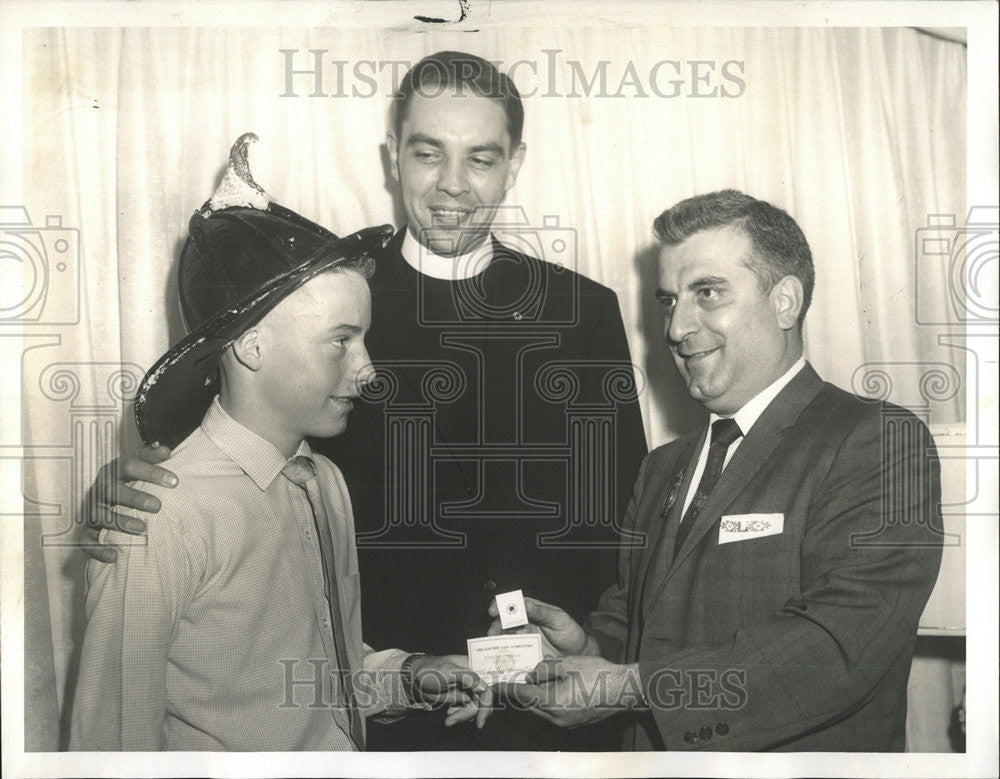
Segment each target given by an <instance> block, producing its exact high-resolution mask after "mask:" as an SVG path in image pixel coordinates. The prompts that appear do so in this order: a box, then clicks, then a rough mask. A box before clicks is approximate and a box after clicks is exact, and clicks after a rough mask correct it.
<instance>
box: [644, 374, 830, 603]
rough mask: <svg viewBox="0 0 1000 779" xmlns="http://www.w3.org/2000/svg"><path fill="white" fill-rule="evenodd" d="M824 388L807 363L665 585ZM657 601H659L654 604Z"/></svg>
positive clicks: (750, 438)
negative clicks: (789, 428)
mask: <svg viewBox="0 0 1000 779" xmlns="http://www.w3.org/2000/svg"><path fill="white" fill-rule="evenodd" d="M822 386H823V380H822V379H820V377H819V376H818V375H817V374H816V371H814V370H813V368H812V366H811V365H809V364H808V363H807V364H806V366H805V367H804V368H803V369H802V370H801V371H799V373H798V375H796V376H795V378H793V379H792V380H791V381H790V382H789V383H788V385H787V386H786V387H785V388H784V389H782V390H781V392H779V393H778V396H777V397H776V398H775V399H774V400H773V401H771V404H770V405H769V406H768V407H767V408H766V409H765V410H764V413H763V414H761V415H760V417H759V418H758V419H757V421H756V423H754V426H753V427H752V428H751V430H750V431H749V433H748V434H747V436H746V438H744V440H743V441H742V443H740V446H739V448H738V449H737V450H736V452H735V453H734V454H733V457H732V459H731V460H730V461H729V464H728V465H727V466H726V469H725V470H724V471H723V472H722V476H721V478H720V479H719V483H718V485H716V488H715V490H714V492H713V493H712V495H711V497H709V499H708V501H707V502H706V503H705V506H704V508H703V509H702V511H701V513H700V514H699V515H698V518H697V520H695V524H694V527H692V528H691V532H690V533H689V534H688V537H687V539H685V541H684V546H683V547H682V548H681V549H680V551H679V552H678V553H677V555H676V556H675V558H674V561H673V565H671V566H670V567H669V570H668V572H667V575H666V577H665V579H664V582H663V585H665V584H666V583H667V582H668V581H669V580H670V578H671V577H672V576H673V575H674V572H675V571H677V569H678V568H679V567H680V566H681V565H682V564H683V563H684V561H685V560H686V559H687V558H688V557H689V556H690V555H691V552H692V551H693V550H694V549H695V547H696V546H697V545H698V542H699V541H700V540H701V538H702V537H703V536H704V535H705V534H706V533H708V531H709V530H710V529H711V528H712V527H714V526H715V523H716V522H717V521H718V520H719V518H720V517H721V516H722V512H723V511H724V510H725V508H726V507H727V506H728V505H729V504H730V503H732V501H733V499H734V498H736V496H737V495H739V494H740V492H742V491H743V489H744V488H745V487H746V486H747V484H749V483H750V480H751V479H752V478H753V476H754V474H756V473H757V471H759V470H760V468H761V466H763V464H764V463H765V462H766V461H767V459H768V458H769V457H770V456H771V455H772V454H773V452H774V450H775V449H776V448H777V446H778V444H779V443H780V442H781V440H782V437H783V435H784V431H785V429H786V428H788V427H790V426H791V425H793V424H794V423H795V421H796V420H797V419H798V417H799V414H801V413H802V410H803V409H804V408H805V407H806V406H808V405H809V403H811V402H812V400H813V398H815V397H816V394H817V393H818V392H819V390H820V388H821V387H822ZM685 494H686V493H685ZM663 585H661V588H662V586H663ZM653 601H655V598H653V599H651V600H650V602H653Z"/></svg>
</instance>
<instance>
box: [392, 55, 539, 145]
mask: <svg viewBox="0 0 1000 779" xmlns="http://www.w3.org/2000/svg"><path fill="white" fill-rule="evenodd" d="M450 90H456V91H457V92H458V93H459V94H463V93H465V92H466V90H467V91H468V93H471V94H473V95H477V96H478V97H488V98H490V99H491V100H496V101H497V102H498V103H499V104H500V107H501V108H503V111H504V114H506V116H507V133H508V134H509V135H510V151H513V150H514V149H516V148H517V147H518V146H519V145H520V144H521V133H522V131H523V130H524V106H523V105H522V103H521V93H520V92H518V91H517V87H515V86H514V82H513V81H511V79H510V76H508V75H507V74H506V73H501V72H500V71H499V70H497V69H496V68H495V67H494V66H493V64H492V63H490V62H487V61H486V60H484V59H483V58H482V57H477V56H476V55H475V54H468V53H466V52H464V51H439V52H437V53H436V54H430V55H428V56H426V57H424V58H423V59H422V60H420V62H418V63H417V64H416V65H414V66H413V67H412V68H410V69H409V70H408V71H407V72H406V75H405V76H403V80H402V81H401V82H400V84H399V89H398V90H397V91H396V94H395V96H394V98H393V127H394V129H395V133H396V138H397V139H398V140H399V141H400V142H402V140H403V139H402V137H401V136H402V132H403V120H404V119H406V114H407V111H408V110H409V108H410V101H411V100H412V99H413V95H414V94H417V95H420V96H422V97H435V96H437V95H441V94H444V93H445V92H448V91H450Z"/></svg>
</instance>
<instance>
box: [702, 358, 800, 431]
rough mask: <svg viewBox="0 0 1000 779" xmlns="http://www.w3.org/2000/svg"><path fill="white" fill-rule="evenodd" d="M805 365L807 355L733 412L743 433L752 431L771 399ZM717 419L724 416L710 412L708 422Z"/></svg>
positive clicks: (776, 395) (710, 422)
mask: <svg viewBox="0 0 1000 779" xmlns="http://www.w3.org/2000/svg"><path fill="white" fill-rule="evenodd" d="M805 367H806V358H805V356H800V357H799V359H797V360H796V361H795V363H794V364H793V365H792V367H791V368H789V369H788V370H787V371H785V372H784V373H783V374H782V375H781V377H780V378H779V379H778V380H777V381H775V382H773V383H772V384H770V385H768V387H767V388H766V389H763V390H761V391H760V392H759V393H757V395H755V396H754V397H753V398H752V399H750V400H749V401H747V403H746V405H744V406H743V408H741V409H740V410H739V411H737V412H736V413H735V414H733V419H735V420H736V424H738V425H739V426H740V430H742V431H743V435H746V434H747V433H749V432H750V428H751V427H753V426H754V423H755V422H756V421H757V420H758V419H759V418H760V415H761V414H763V413H764V409H766V408H767V407H768V406H770V405H771V401H772V400H774V399H775V398H776V397H778V393H779V392H781V391H782V390H783V389H784V388H785V387H786V386H787V385H788V382H790V381H791V380H792V379H794V378H795V377H796V376H797V375H798V373H799V371H801V370H802V369H803V368H805ZM717 419H722V417H720V416H719V415H718V414H709V420H708V424H709V425H711V424H712V423H713V422H715V420H717Z"/></svg>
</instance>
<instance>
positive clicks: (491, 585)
mask: <svg viewBox="0 0 1000 779" xmlns="http://www.w3.org/2000/svg"><path fill="white" fill-rule="evenodd" d="M483 589H484V590H485V591H486V593H487V594H488V595H492V594H493V593H494V592H496V591H497V583H496V582H495V581H493V580H492V579H487V580H486V581H485V582H483Z"/></svg>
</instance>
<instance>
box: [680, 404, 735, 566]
mask: <svg viewBox="0 0 1000 779" xmlns="http://www.w3.org/2000/svg"><path fill="white" fill-rule="evenodd" d="M742 436H743V432H742V431H741V430H740V426H739V425H738V424H736V420H735V419H717V420H715V422H713V423H712V442H711V443H710V444H709V446H708V460H707V461H706V462H705V472H704V473H702V475H701V481H700V482H698V489H697V491H696V492H695V493H694V498H693V499H692V500H691V504H690V505H689V506H688V509H687V511H685V512H684V518H683V519H682V520H681V524H680V527H678V528H677V537H676V538H675V539H674V559H675V560H676V559H677V553H678V552H679V551H680V549H681V547H682V546H683V545H684V540H685V539H686V538H687V537H688V533H690V532H691V526H692V525H694V523H695V520H696V519H698V514H700V513H701V510H702V508H703V507H704V505H705V503H706V502H707V501H708V497H709V495H711V494H712V490H714V489H715V485H716V484H718V483H719V477H720V476H722V466H723V465H724V464H725V462H726V453H727V452H728V451H729V447H730V446H731V445H732V443H733V442H734V441H735V440H736V439H738V438H741V437H742Z"/></svg>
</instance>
